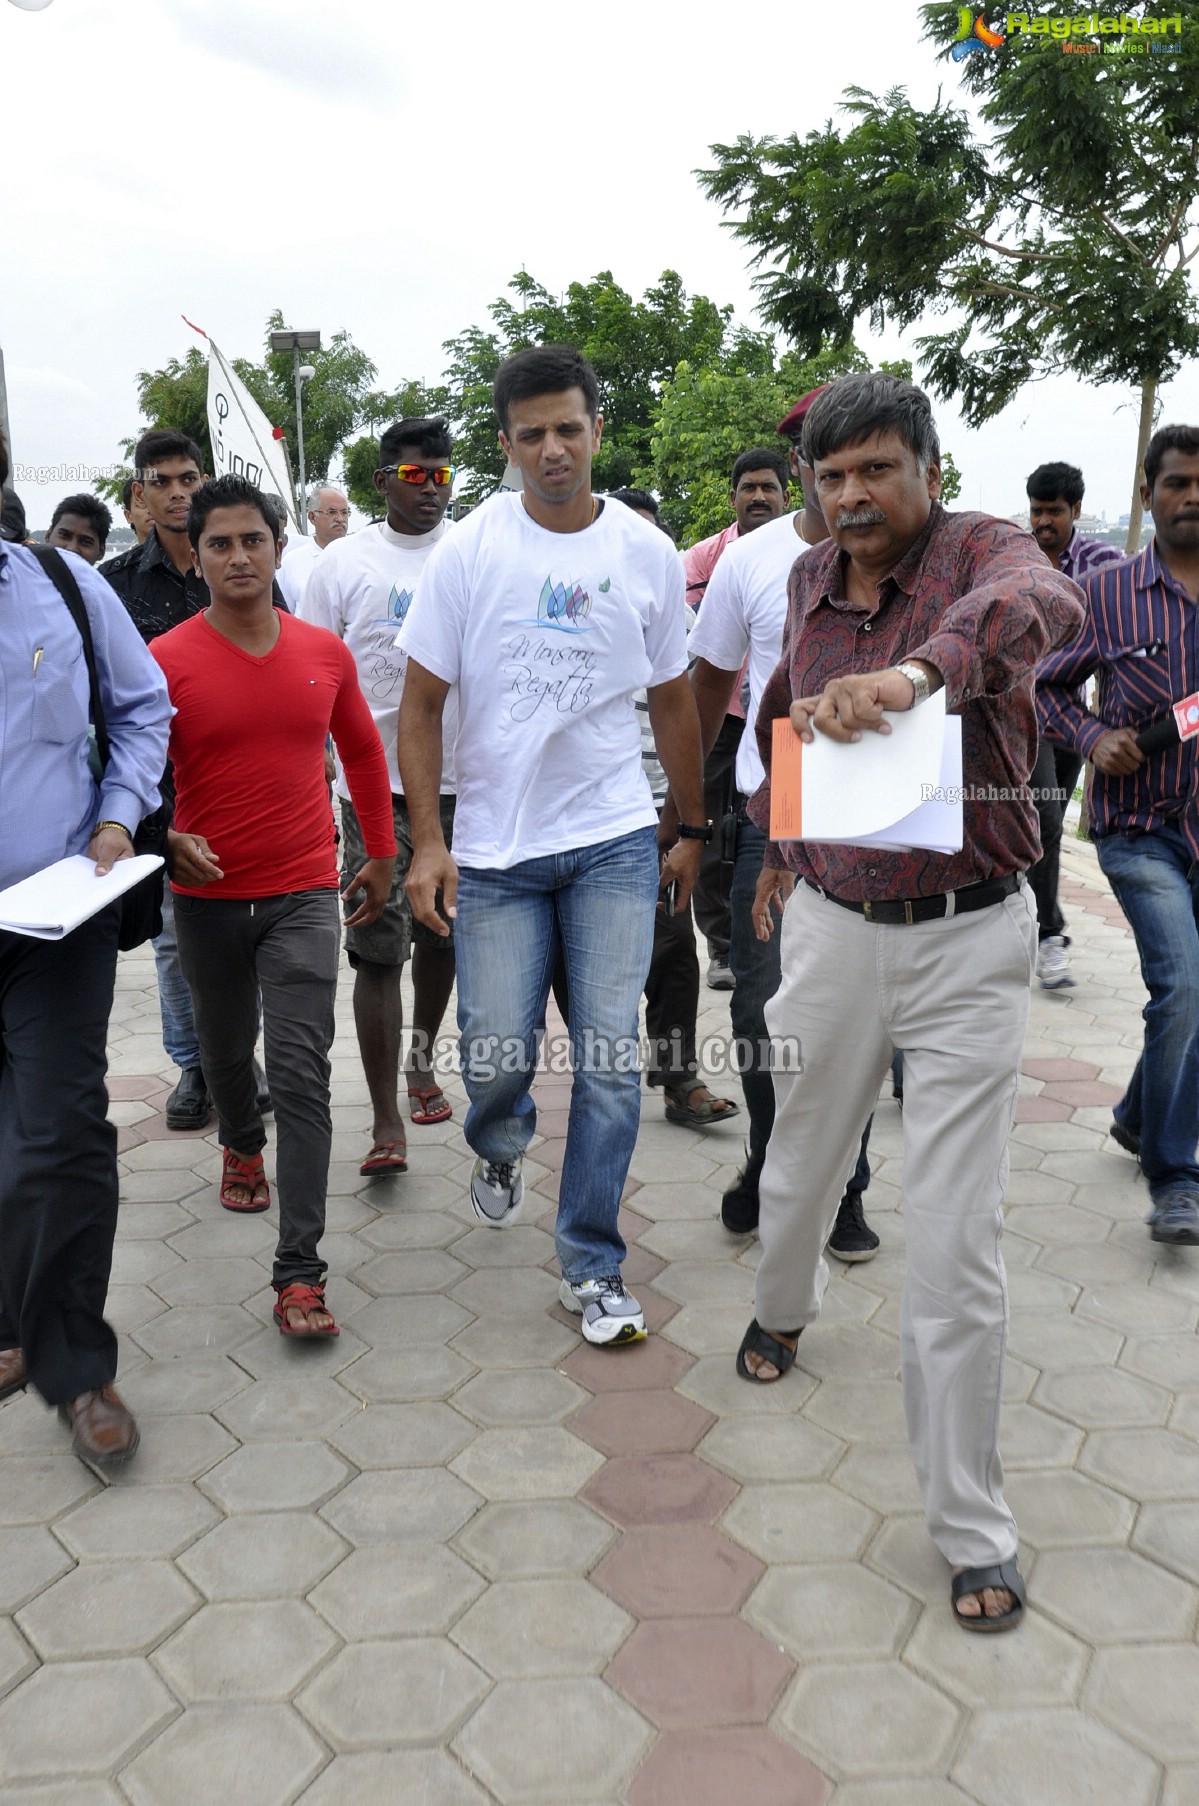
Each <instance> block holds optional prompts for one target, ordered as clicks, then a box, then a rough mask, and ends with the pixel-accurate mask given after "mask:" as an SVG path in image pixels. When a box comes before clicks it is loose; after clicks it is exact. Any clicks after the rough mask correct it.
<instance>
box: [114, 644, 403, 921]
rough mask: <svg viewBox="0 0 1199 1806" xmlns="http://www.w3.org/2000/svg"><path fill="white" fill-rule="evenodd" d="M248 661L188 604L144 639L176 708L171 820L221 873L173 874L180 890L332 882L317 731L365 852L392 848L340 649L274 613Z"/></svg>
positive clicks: (358, 698) (213, 891)
mask: <svg viewBox="0 0 1199 1806" xmlns="http://www.w3.org/2000/svg"><path fill="white" fill-rule="evenodd" d="M277 619H278V622H279V638H278V639H277V640H276V642H275V644H274V646H273V647H272V649H271V650H270V652H268V653H267V654H266V655H265V657H263V658H256V657H255V656H254V655H253V654H252V653H249V652H245V651H243V650H242V648H241V647H240V646H235V645H234V644H233V642H232V640H227V639H226V638H225V636H224V635H223V634H221V633H218V632H217V630H216V628H215V627H213V626H211V625H210V623H209V622H208V621H207V620H206V619H205V617H204V615H202V614H198V615H193V617H192V618H191V620H189V621H184V622H183V624H182V625H181V626H179V627H173V628H172V629H171V631H170V632H169V633H164V634H162V635H161V637H160V638H158V639H156V640H153V641H152V642H151V644H150V651H151V653H152V654H153V655H154V657H155V658H156V659H157V660H158V663H159V665H160V666H161V667H162V671H163V675H164V676H165V677H166V680H167V688H168V690H169V691H170V696H171V701H172V703H173V704H174V707H175V716H174V719H173V720H172V722H171V743H170V757H171V761H172V763H173V765H174V767H175V789H176V798H175V822H174V825H175V827H176V828H177V829H178V830H179V832H180V833H183V834H202V835H203V836H204V839H205V840H206V841H207V842H208V844H209V846H210V847H211V848H212V850H213V854H214V856H215V858H216V862H217V864H218V865H219V866H220V868H221V870H222V871H223V872H224V874H225V875H224V877H223V878H222V879H215V880H214V881H213V882H212V883H211V884H205V885H187V884H173V885H172V887H171V888H172V889H173V890H176V891H179V892H180V893H181V894H182V895H184V896H189V897H234V898H248V897H277V896H282V895H284V894H285V893H287V892H289V891H301V890H336V889H337V883H338V877H337V854H336V842H335V838H334V832H333V811H332V809H331V807H330V803H329V787H328V785H327V783H326V782H325V737H326V735H327V734H330V733H331V734H332V735H333V740H334V743H335V744H336V747H337V750H338V752H339V754H340V755H341V762H342V765H343V767H344V769H345V773H346V777H347V779H348V781H349V787H350V795H351V796H352V798H353V801H354V807H355V809H356V811H357V813H358V819H359V821H360V822H361V823H362V831H363V837H364V839H365V842H366V849H367V852H368V854H369V855H370V857H371V858H372V859H386V858H389V857H390V856H391V855H392V854H393V853H394V852H395V850H396V842H395V830H394V827H393V818H392V806H391V782H390V779H389V778H388V775H387V759H386V757H385V755H384V752H383V742H382V741H381V740H380V738H379V733H378V729H377V728H376V727H375V724H374V721H373V720H372V718H371V712H370V710H369V708H368V707H367V705H366V702H365V700H364V698H363V695H362V691H361V690H360V689H359V687H358V672H357V668H356V666H355V664H354V659H353V656H352V654H351V653H350V651H349V649H348V648H347V647H346V646H345V645H343V644H342V642H341V641H340V640H339V639H338V638H337V637H336V636H335V635H334V634H331V633H329V632H327V631H326V630H325V629H324V628H323V627H312V626H310V625H309V624H308V623H307V622H306V621H298V620H297V619H296V618H295V616H294V615H289V614H283V613H281V612H280V613H279V614H278V616H277Z"/></svg>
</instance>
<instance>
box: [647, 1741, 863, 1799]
mask: <svg viewBox="0 0 1199 1806" xmlns="http://www.w3.org/2000/svg"><path fill="white" fill-rule="evenodd" d="M830 1791H831V1788H830V1784H829V1782H828V1781H826V1780H825V1778H824V1776H823V1775H822V1774H820V1772H819V1771H818V1770H817V1769H815V1768H813V1767H812V1765H811V1763H810V1762H805V1760H804V1758H803V1757H802V1756H801V1755H800V1754H799V1751H798V1750H793V1749H792V1748H791V1747H790V1745H789V1744H786V1743H784V1742H783V1741H782V1739H781V1738H778V1737H775V1736H774V1735H772V1733H771V1732H769V1731H767V1730H764V1729H759V1728H755V1729H752V1730H748V1729H738V1728H736V1727H734V1726H731V1725H729V1726H721V1727H720V1728H719V1729H718V1730H703V1729H698V1730H697V1729H696V1728H694V1727H692V1726H689V1727H688V1728H687V1730H685V1731H668V1732H667V1733H666V1734H665V1736H663V1737H660V1738H659V1739H658V1741H657V1743H656V1744H655V1745H654V1748H653V1750H652V1751H651V1753H650V1755H649V1757H648V1758H647V1760H646V1761H645V1762H644V1763H643V1765H642V1767H641V1768H640V1769H639V1770H638V1772H637V1775H636V1777H635V1778H634V1781H633V1784H632V1786H631V1787H630V1789H629V1792H628V1800H629V1806H663V1802H665V1801H668V1800H669V1801H675V1800H678V1801H683V1800H685V1801H686V1802H687V1806H726V1802H728V1801H729V1800H742V1799H743V1800H752V1801H753V1802H754V1806H824V1802H825V1801H826V1800H827V1799H828V1797H829V1793H830Z"/></svg>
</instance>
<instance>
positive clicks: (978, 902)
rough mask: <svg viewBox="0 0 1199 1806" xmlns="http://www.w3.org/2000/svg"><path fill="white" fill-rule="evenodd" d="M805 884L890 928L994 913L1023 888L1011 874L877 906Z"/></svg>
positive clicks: (888, 899)
mask: <svg viewBox="0 0 1199 1806" xmlns="http://www.w3.org/2000/svg"><path fill="white" fill-rule="evenodd" d="M804 883H805V884H806V885H807V886H808V888H809V890H814V891H815V892H816V894H817V896H820V897H823V898H824V900H825V902H826V903H836V904H837V905H838V907H839V908H841V909H852V910H853V912H854V914H855V915H859V916H865V918H866V920H867V921H868V922H883V923H886V924H888V925H891V924H902V923H907V922H935V921H936V920H937V919H938V917H940V916H964V915H969V914H970V912H971V911H972V910H975V909H990V907H991V905H992V904H993V903H1002V901H1003V899H1004V898H1005V897H1010V896H1011V894H1012V892H1013V891H1017V890H1019V888H1020V880H1019V878H1018V877H1017V875H1016V873H1015V872H1009V873H1008V875H1007V877H1006V878H988V879H987V880H986V881H985V882H984V883H982V884H968V885H967V886H966V887H965V889H964V890H951V891H945V892H942V894H941V895H940V896H937V897H911V898H884V899H881V900H880V901H879V902H877V903H872V902H866V903H854V902H852V901H851V900H850V898H848V897H834V895H833V893H832V891H831V890H821V889H820V886H819V885H818V884H813V883H812V882H811V880H810V879H808V878H805V879H804Z"/></svg>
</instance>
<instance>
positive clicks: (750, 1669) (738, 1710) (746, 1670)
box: [604, 1618, 795, 1799]
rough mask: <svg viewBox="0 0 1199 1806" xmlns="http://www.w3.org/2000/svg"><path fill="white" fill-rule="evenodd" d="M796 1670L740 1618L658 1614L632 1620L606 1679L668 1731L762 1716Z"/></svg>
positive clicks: (752, 1720) (744, 1721)
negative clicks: (639, 1621)
mask: <svg viewBox="0 0 1199 1806" xmlns="http://www.w3.org/2000/svg"><path fill="white" fill-rule="evenodd" d="M794 1672H795V1663H794V1662H793V1661H791V1659H790V1657H788V1656H785V1655H782V1654H781V1653H780V1651H779V1650H777V1649H776V1648H775V1647H774V1644H773V1643H768V1642H767V1641H766V1639H765V1637H761V1636H759V1635H758V1633H757V1631H756V1630H751V1629H750V1627H749V1625H748V1624H746V1623H744V1621H743V1620H742V1619H740V1618H659V1619H651V1620H649V1621H648V1622H647V1623H644V1624H639V1625H638V1626H637V1628H636V1630H635V1631H634V1632H633V1634H632V1636H631V1637H630V1638H629V1639H628V1641H627V1642H626V1643H625V1644H624V1645H623V1646H622V1647H621V1649H620V1650H619V1652H618V1653H617V1655H616V1656H615V1657H614V1659H613V1660H612V1661H611V1662H610V1663H609V1665H608V1667H607V1670H606V1671H605V1674H604V1679H605V1680H606V1681H607V1682H608V1684H609V1686H612V1687H615V1688H616V1690H617V1691H618V1692H619V1693H623V1695H624V1697H625V1698H626V1699H627V1700H628V1701H629V1702H630V1704H632V1705H634V1706H636V1708H637V1710H638V1711H639V1712H643V1713H644V1714H645V1716H646V1717H647V1718H648V1719H650V1720H651V1721H652V1722H653V1723H654V1724H656V1725H660V1726H661V1728H662V1729H663V1730H667V1731H669V1730H676V1729H682V1728H683V1727H684V1726H688V1725H694V1726H700V1725H703V1726H708V1725H734V1724H762V1723H764V1722H765V1720H766V1719H767V1718H768V1717H769V1715H770V1712H771V1710H772V1709H773V1706H774V1703H775V1701H776V1700H777V1699H778V1696H779V1694H780V1693H781V1692H782V1690H783V1688H784V1687H785V1686H786V1685H787V1682H788V1681H789V1680H790V1679H791V1676H792V1675H793V1674H794ZM722 1741H723V1740H722ZM679 1797H680V1796H678V1795H663V1796H662V1798H663V1799H666V1798H670V1799H677V1798H679Z"/></svg>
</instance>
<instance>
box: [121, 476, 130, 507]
mask: <svg viewBox="0 0 1199 1806" xmlns="http://www.w3.org/2000/svg"><path fill="white" fill-rule="evenodd" d="M121 506H122V508H124V509H125V511H126V513H128V511H129V509H130V508H132V506H133V478H132V477H126V478H125V481H124V482H123V483H122V484H121Z"/></svg>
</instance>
